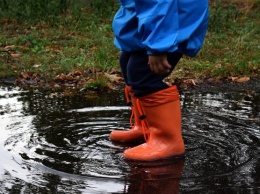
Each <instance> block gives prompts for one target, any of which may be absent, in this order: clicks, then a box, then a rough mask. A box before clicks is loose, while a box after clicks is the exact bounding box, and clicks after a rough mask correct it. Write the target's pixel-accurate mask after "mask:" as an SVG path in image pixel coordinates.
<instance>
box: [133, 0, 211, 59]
mask: <svg viewBox="0 0 260 194" xmlns="http://www.w3.org/2000/svg"><path fill="white" fill-rule="evenodd" d="M135 9H136V12H137V18H138V33H139V35H140V36H141V37H140V39H141V42H142V45H143V47H144V48H145V49H146V50H147V53H148V54H152V55H153V54H156V53H161V52H174V51H178V52H181V53H183V54H186V55H189V56H195V55H196V53H197V52H198V51H199V50H200V48H201V46H202V44H203V41H204V37H205V34H206V30H207V24H208V0H135Z"/></svg>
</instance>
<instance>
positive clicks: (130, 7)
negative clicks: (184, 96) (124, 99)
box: [110, 0, 208, 161]
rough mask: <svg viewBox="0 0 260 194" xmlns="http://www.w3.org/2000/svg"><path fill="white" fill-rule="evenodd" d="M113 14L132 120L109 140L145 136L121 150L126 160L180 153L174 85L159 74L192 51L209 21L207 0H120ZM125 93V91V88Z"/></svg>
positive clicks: (150, 159)
mask: <svg viewBox="0 0 260 194" xmlns="http://www.w3.org/2000/svg"><path fill="white" fill-rule="evenodd" d="M120 3H121V7H120V9H119V10H118V12H117V13H116V15H115V17H114V20H113V31H114V34H115V41H114V42H115V45H116V47H117V48H118V49H120V50H121V51H122V52H121V56H120V59H119V63H120V67H121V71H122V74H123V77H124V80H125V82H126V85H127V87H126V93H129V94H130V96H131V100H132V105H131V107H132V110H133V112H134V119H135V120H134V126H132V128H131V129H130V130H125V131H122V130H114V131H112V132H111V134H110V138H111V140H113V141H120V142H132V141H137V140H145V141H146V142H145V143H143V144H141V145H138V146H136V147H133V148H129V149H127V150H125V151H124V157H125V158H126V159H129V160H140V161H152V160H158V159H164V158H169V157H175V156H179V155H183V154H184V152H185V148H184V147H185V146H184V142H183V138H182V132H181V110H180V100H179V94H178V91H177V88H176V86H168V85H167V84H165V83H164V82H163V79H164V78H166V77H167V76H169V75H170V73H171V72H172V71H173V69H174V67H175V66H176V65H177V63H178V61H179V60H180V58H181V57H182V55H187V56H191V57H192V56H195V55H196V54H197V52H198V51H199V50H200V48H201V47H202V44H203V41H204V37H205V34H206V30H207V25H208V1H207V0H120ZM127 95H128V94H127Z"/></svg>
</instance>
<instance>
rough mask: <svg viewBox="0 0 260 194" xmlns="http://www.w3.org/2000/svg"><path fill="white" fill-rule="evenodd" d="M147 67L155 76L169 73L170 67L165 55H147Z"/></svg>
mask: <svg viewBox="0 0 260 194" xmlns="http://www.w3.org/2000/svg"><path fill="white" fill-rule="evenodd" d="M148 65H149V66H150V68H151V71H152V72H154V73H155V74H159V75H163V74H166V73H170V69H171V65H170V64H169V62H168V60H167V54H162V55H158V56H154V55H153V56H152V55H149V61H148Z"/></svg>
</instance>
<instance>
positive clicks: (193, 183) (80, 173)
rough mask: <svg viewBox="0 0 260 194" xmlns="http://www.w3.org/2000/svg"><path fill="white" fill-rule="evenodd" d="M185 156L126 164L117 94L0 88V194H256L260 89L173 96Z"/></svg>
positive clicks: (124, 120) (123, 114)
mask: <svg viewBox="0 0 260 194" xmlns="http://www.w3.org/2000/svg"><path fill="white" fill-rule="evenodd" d="M181 104H182V114H183V136H184V139H185V144H186V150H187V152H186V156H185V158H180V159H174V160H169V161H163V162H159V163H151V164H145V165H144V164H130V163H127V162H126V161H124V159H123V158H122V152H123V151H124V149H126V148H128V147H130V146H134V145H129V144H128V145H127V144H116V143H113V142H111V141H110V140H109V133H110V132H111V131H112V130H113V129H116V128H119V129H123V128H125V127H128V125H129V113H130V111H129V109H128V108H127V107H125V101H124V98H123V92H122V91H115V92H110V93H102V94H98V95H88V96H80V95H79V96H73V97H71V96H63V95H60V94H58V93H55V92H53V93H51V92H44V91H36V90H34V91H33V92H30V91H23V90H20V89H18V88H13V87H12V88H9V87H4V86H2V87H0V136H1V138H0V193H3V194H5V193H73V194H76V193H84V194H85V193H86V194H96V193H97V194H99V193H131V194H138V193H142V194H144V193H149V194H153V193H155V194H163V193H165V194H166V193H167V194H171V193H178V192H179V193H229V194H232V193H236V194H237V193H260V119H259V118H260V91H251V90H250V91H245V90H236V91H211V90H209V91H187V92H183V93H182V94H181Z"/></svg>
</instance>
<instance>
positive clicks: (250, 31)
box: [0, 0, 260, 89]
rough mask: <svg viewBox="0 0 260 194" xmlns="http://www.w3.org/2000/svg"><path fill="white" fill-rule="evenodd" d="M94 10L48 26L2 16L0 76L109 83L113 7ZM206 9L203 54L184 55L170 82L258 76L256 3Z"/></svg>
mask: <svg viewBox="0 0 260 194" xmlns="http://www.w3.org/2000/svg"><path fill="white" fill-rule="evenodd" d="M97 2H98V1H97ZM95 6H96V8H98V6H99V9H89V8H88V7H83V8H81V9H80V11H77V12H76V14H73V13H67V14H64V15H61V16H59V17H57V18H56V19H55V21H51V22H50V21H46V20H44V21H43V20H39V21H37V22H31V21H27V20H25V21H23V22H21V21H19V22H18V21H17V20H14V19H12V18H0V23H1V24H0V26H1V27H0V51H1V52H0V77H1V78H3V77H10V76H12V77H15V78H17V77H19V76H21V74H22V73H24V72H31V73H35V74H37V75H39V76H40V77H41V79H44V80H46V81H51V80H54V79H55V78H57V76H59V75H61V74H69V73H70V72H71V71H80V72H85V73H84V76H90V77H91V79H89V80H91V81H89V82H88V83H87V84H85V85H84V86H82V87H87V88H94V89H96V88H98V87H105V85H108V84H109V81H111V80H109V79H107V78H106V77H104V76H103V75H102V72H103V74H104V73H106V72H111V70H114V69H116V70H119V66H118V55H119V51H118V50H117V49H116V48H115V47H114V45H113V33H112V28H111V20H112V18H113V15H114V13H115V11H116V9H117V5H116V4H115V5H111V6H109V9H108V8H106V10H109V12H105V10H104V8H103V7H102V6H101V4H97V5H95ZM210 8H211V9H210V23H209V30H208V33H207V36H206V40H205V43H204V46H203V48H202V50H201V51H200V52H199V54H198V55H197V56H196V57H195V58H189V57H183V59H181V61H180V63H179V65H178V66H177V68H176V69H175V71H174V73H173V74H172V79H175V78H192V79H193V78H198V79H203V78H210V77H215V78H229V77H245V76H248V77H252V76H257V77H259V75H260V57H259V56H260V44H259V42H260V14H259V13H260V3H259V1H253V0H248V1H246V2H244V1H242V0H231V1H225V0H222V1H221V0H214V1H211V2H210ZM98 10H99V11H98ZM100 10H101V11H100ZM102 10H103V11H102ZM104 13H106V14H104ZM97 72H99V74H97ZM100 72H101V73H100ZM100 74H101V75H100ZM81 75H83V73H82V74H81Z"/></svg>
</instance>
